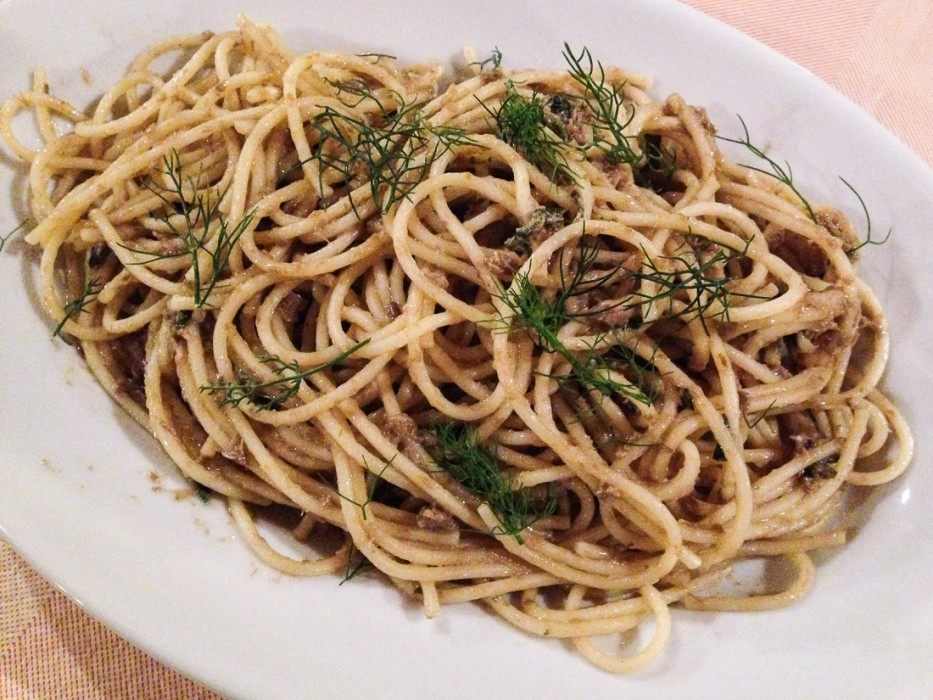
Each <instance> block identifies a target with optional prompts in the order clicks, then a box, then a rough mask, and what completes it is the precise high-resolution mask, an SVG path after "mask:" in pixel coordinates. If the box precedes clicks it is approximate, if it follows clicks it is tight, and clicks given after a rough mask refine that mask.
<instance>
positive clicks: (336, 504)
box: [0, 20, 912, 672]
mask: <svg viewBox="0 0 933 700" xmlns="http://www.w3.org/2000/svg"><path fill="white" fill-rule="evenodd" d="M172 58H174V59H175V65H176V66H180V67H177V69H175V70H173V71H171V72H170V73H169V74H168V75H163V74H161V73H160V72H159V71H158V70H156V67H155V64H157V63H166V62H167V61H168V60H169V59H172ZM470 58H471V57H468V58H467V61H465V63H467V65H465V66H463V67H462V69H461V70H460V72H459V73H458V74H457V75H456V76H454V77H453V78H451V77H445V76H443V75H442V70H441V69H440V68H439V67H437V66H430V65H420V66H410V67H402V66H400V65H399V64H398V63H397V61H396V60H395V59H394V57H391V56H386V55H381V54H362V55H341V54H334V53H324V52H311V53H307V54H303V55H300V56H296V55H295V54H293V53H292V52H290V51H289V50H288V49H287V48H286V47H285V46H284V45H283V44H282V42H281V41H280V39H279V37H278V35H277V34H276V33H275V32H274V31H273V30H272V29H270V28H268V27H263V26H258V25H255V24H252V23H250V22H248V21H246V20H242V21H241V22H240V24H239V26H238V28H237V30H236V31H233V32H230V33H225V34H210V33H205V34H198V35H196V36H186V37H183V38H176V39H172V40H169V41H166V42H164V43H161V44H158V45H156V46H154V47H153V48H151V49H149V50H148V51H146V52H145V53H143V54H141V55H140V56H139V57H138V58H137V59H136V60H135V61H133V63H132V64H131V65H130V67H129V70H128V71H127V73H126V74H125V76H124V77H123V78H122V79H120V81H119V82H117V83H116V84H115V85H113V86H112V87H111V88H110V89H109V90H107V91H106V92H105V93H104V95H103V97H102V98H101V99H100V101H99V102H97V103H96V104H95V106H94V107H93V109H92V110H90V111H89V112H88V113H87V114H85V113H83V112H81V111H79V110H77V109H75V108H74V107H72V106H70V105H69V104H67V103H66V102H63V101H61V100H59V99H56V98H55V97H53V96H52V95H51V94H50V93H49V90H48V85H47V82H46V79H45V77H44V75H43V74H42V73H41V72H39V73H36V75H35V78H34V84H33V86H32V89H31V90H29V91H27V92H24V93H22V94H20V95H18V96H16V97H14V98H13V99H12V100H10V101H8V102H7V103H6V104H5V105H4V106H3V107H2V111H0V135H2V137H3V139H4V141H5V142H6V144H7V146H8V148H9V149H11V151H12V152H13V153H14V154H15V155H17V156H18V157H19V158H21V159H22V160H23V161H26V162H28V164H29V172H28V182H29V192H30V202H29V204H30V207H31V212H32V215H31V216H32V219H33V221H31V229H30V230H29V231H28V233H27V234H26V240H27V242H28V243H30V244H33V245H35V246H38V247H39V248H41V252H42V255H41V285H42V288H41V297H42V300H43V302H44V305H45V307H46V309H47V311H48V313H49V315H50V316H51V318H52V321H53V323H54V324H56V325H55V335H57V336H60V337H62V338H64V339H67V340H69V341H70V342H73V343H75V344H76V345H77V346H78V347H79V348H80V351H81V352H82V354H83V356H84V358H85V359H86V361H87V365H88V367H89V368H90V370H91V371H92V372H93V373H94V375H95V376H96V377H97V379H98V380H99V381H100V383H101V385H102V386H103V387H104V389H105V390H106V391H107V392H108V393H109V394H110V395H111V396H112V397H113V399H114V400H115V401H117V402H118V403H119V404H120V405H121V406H122V407H123V408H124V409H126V411H127V412H128V413H130V414H131V415H132V416H133V417H134V418H135V419H136V420H137V421H138V422H139V423H140V424H141V425H143V426H145V427H147V428H148V430H150V431H151V432H152V434H153V435H154V436H155V437H156V438H157V439H158V440H159V442H160V443H161V444H162V446H163V447H164V449H165V451H166V452H167V453H168V455H169V456H170V457H171V459H172V460H173V461H174V462H175V464H177V466H178V469H179V470H180V471H181V472H182V473H183V474H184V475H185V476H186V477H187V478H188V479H190V480H192V481H193V482H196V484H198V485H199V486H200V487H202V488H205V489H209V490H210V491H211V492H213V493H216V494H218V495H219V496H220V497H223V498H224V499H226V502H227V504H228V507H229V510H230V513H231V514H232V517H233V520H234V521H235V522H236V525H237V526H238V528H239V530H240V532H241V533H242V538H243V540H244V541H245V542H246V543H247V544H248V545H249V547H250V548H251V549H252V550H253V551H254V552H255V554H256V556H258V557H259V558H260V559H261V560H262V561H263V562H265V563H266V564H268V565H270V566H272V567H275V568H276V569H279V570H281V571H283V572H285V573H288V574H292V575H296V576H315V575H320V574H331V573H334V574H337V575H342V576H344V577H345V578H348V577H349V576H351V575H352V574H354V573H356V572H357V571H359V570H360V569H361V567H366V569H365V570H371V571H378V572H380V573H381V574H382V575H384V577H385V578H386V579H388V580H389V581H391V583H392V584H394V585H395V586H397V587H398V588H399V589H400V590H401V591H403V592H404V593H405V594H406V595H409V596H412V597H415V598H417V599H419V600H420V601H422V603H423V606H424V610H425V612H426V614H427V615H429V616H434V615H437V614H438V612H439V610H440V608H441V606H442V605H444V604H448V603H461V602H464V601H479V602H481V603H482V604H483V605H484V606H486V607H487V608H488V609H489V610H491V611H493V612H495V613H496V614H498V615H500V616H501V617H503V618H505V619H506V620H507V621H508V622H510V623H512V624H513V625H515V626H516V627H518V628H520V629H522V630H525V631H526V632H529V633H532V634H537V635H543V636H548V637H558V638H565V639H567V640H570V643H572V645H573V646H574V647H575V648H576V649H577V650H578V651H579V652H580V653H581V654H583V655H584V656H585V657H586V658H587V659H589V660H590V661H591V662H592V663H594V664H596V665H597V666H599V667H601V668H603V669H606V670H609V671H617V672H619V671H630V670H636V669H639V668H641V667H643V666H644V665H645V664H646V663H648V662H649V661H650V660H651V659H652V658H653V657H655V656H656V655H657V654H658V653H659V651H660V650H661V649H662V648H663V646H664V645H665V643H666V642H667V640H668V638H669V634H670V627H671V623H670V613H669V608H670V606H672V605H682V606H684V607H686V608H689V609H694V610H760V609H765V608H771V607H775V606H780V605H785V604H787V603H790V602H792V601H794V600H796V599H797V598H799V597H800V596H801V595H802V594H804V593H805V592H806V591H807V590H808V588H809V587H810V586H811V583H812V580H813V575H814V566H813V563H812V560H811V555H810V554H809V552H811V551H813V550H818V549H821V548H827V547H832V546H837V545H839V544H841V543H842V542H844V540H845V527H846V522H845V519H844V517H843V516H844V515H845V510H846V508H845V494H846V492H847V490H848V489H849V487H851V486H860V487H865V486H876V485H879V484H882V483H885V482H888V481H890V480H892V479H894V478H895V477H897V476H898V475H899V474H901V473H902V472H903V471H904V469H905V468H906V467H907V464H908V462H909V460H910V456H911V452H912V441H911V436H910V432H909V429H908V427H907V426H906V425H905V423H904V421H903V419H902V418H901V417H900V415H899V414H898V412H897V410H896V409H895V408H894V406H893V405H892V404H891V402H890V401H889V400H888V399H887V398H886V397H885V396H884V395H883V394H882V392H881V391H879V390H878V388H877V385H878V382H879V379H880V377H881V375H882V372H883V370H884V366H885V363H886V360H887V356H888V333H887V330H886V321H885V317H884V314H883V312H882V309H881V308H880V307H879V304H878V302H877V300H876V298H875V296H874V295H873V294H872V292H871V290H870V289H869V288H868V286H866V284H865V283H864V282H863V281H862V280H861V279H860V278H859V277H858V275H857V272H856V268H855V266H854V263H855V261H856V258H857V255H858V251H859V248H860V247H861V245H862V243H860V235H859V233H858V232H857V231H856V230H855V229H854V227H853V226H852V225H851V224H850V223H849V222H848V221H847V219H846V218H845V217H844V216H843V215H842V214H841V213H840V212H838V211H837V210H834V209H832V208H828V207H821V206H816V205H811V204H810V202H808V201H807V200H806V199H805V198H804V197H803V196H802V195H801V193H800V192H799V190H798V189H797V187H796V186H795V185H794V182H793V180H792V178H791V176H790V172H789V167H788V168H784V167H782V166H781V165H779V164H778V163H777V162H775V161H773V160H771V159H770V158H769V157H768V156H767V155H766V154H765V153H764V152H763V151H761V150H760V149H758V148H757V147H756V146H754V145H753V144H752V143H751V141H750V139H749V136H748V131H747V130H746V132H745V136H744V137H743V138H740V139H731V140H733V141H736V142H737V143H739V144H740V146H743V147H744V148H745V149H746V151H747V155H748V157H749V159H751V160H752V164H751V165H748V166H743V165H737V164H735V163H733V162H730V161H729V160H728V159H727V158H726V157H725V156H724V155H723V153H722V152H721V151H720V145H721V144H722V140H721V139H720V138H718V137H717V136H716V132H715V128H714V127H713V125H712V124H711V123H710V121H709V119H708V117H707V115H706V113H705V111H704V110H703V109H699V108H696V107H693V106H690V105H688V104H686V103H685V102H684V100H683V99H682V98H680V97H679V96H677V95H672V96H670V97H668V98H667V99H666V100H664V101H662V102H658V101H655V100H653V99H652V98H651V97H649V96H648V94H647V93H646V90H647V88H648V85H649V84H648V81H647V80H646V79H645V78H643V77H641V76H639V75H635V74H631V73H628V72H624V71H622V70H619V69H617V68H610V67H604V66H603V65H602V64H601V63H600V62H598V61H596V60H595V59H594V58H593V57H592V56H591V54H590V52H589V51H587V50H585V49H583V50H581V51H575V50H574V49H572V48H571V47H569V46H566V47H565V49H564V59H565V61H566V62H567V66H566V68H567V69H566V70H556V71H541V70H514V71H506V70H505V69H503V68H502V66H501V65H500V62H501V59H502V55H501V53H499V52H498V50H497V51H496V52H494V53H493V55H492V56H490V57H489V58H488V59H486V60H484V61H470ZM23 110H32V112H33V113H34V116H35V118H36V120H37V123H38V127H39V131H40V133H41V136H42V137H43V139H44V146H43V147H42V148H41V149H39V150H32V149H31V148H29V147H28V146H27V145H26V144H25V143H24V142H23V140H22V139H20V138H18V137H17V136H16V135H15V133H14V130H13V128H12V124H13V120H14V118H15V117H16V115H17V114H18V113H19V112H21V111H23ZM53 117H55V118H58V119H62V118H64V119H65V120H70V121H71V122H73V128H72V129H71V131H69V132H68V133H66V134H64V135H60V134H59V133H58V132H57V131H56V128H55V124H54V123H53ZM743 126H744V124H743ZM730 148H734V147H733V146H730ZM756 164H757V165H756ZM860 200H861V198H860ZM869 240H870V239H869ZM273 511H276V512H277V515H278V516H281V515H282V512H283V511H287V512H288V513H291V514H292V515H293V519H294V522H293V526H294V530H293V532H294V535H295V537H296V538H297V539H299V540H302V541H307V542H312V543H314V542H318V543H321V544H320V547H324V548H325V549H324V553H323V554H316V555H313V556H311V555H309V558H308V559H306V560H296V559H294V558H292V557H291V556H286V555H285V554H283V553H281V552H280V551H276V550H275V549H274V548H273V547H272V546H271V545H270V544H269V543H268V542H267V541H266V540H265V539H264V537H263V536H262V535H261V533H260V531H259V529H257V526H256V521H255V518H257V517H262V514H263V513H272V512H273ZM278 519H279V520H281V517H279V518H278ZM327 543H330V545H329V546H330V549H326V547H327V546H328V545H327ZM319 549H320V548H319ZM762 557H784V558H786V559H788V560H789V561H790V563H791V564H792V566H793V568H794V570H796V572H797V576H796V578H795V579H794V580H792V581H791V582H790V583H789V584H788V585H787V587H786V589H785V590H782V591H778V592H773V591H772V592H769V593H756V594H752V595H747V596H734V595H726V594H724V593H723V592H722V591H720V592H718V593H717V592H716V591H715V588H716V583H717V582H718V581H719V579H720V578H721V577H722V576H723V575H724V574H725V573H726V572H728V571H729V570H730V567H731V566H732V565H734V564H735V563H736V562H737V561H740V560H743V559H748V558H762ZM651 619H653V620H654V622H655V624H654V625H653V631H652V632H651V635H650V641H648V642H647V643H646V644H644V645H643V646H642V647H641V648H640V649H638V650H632V649H628V648H623V649H622V650H621V651H620V652H617V651H608V650H607V649H606V648H605V645H603V644H601V643H597V642H595V641H594V640H595V638H596V637H599V636H601V635H607V634H614V633H626V632H628V631H632V630H635V629H637V628H638V627H639V625H640V624H642V623H643V622H644V621H647V620H651ZM625 636H626V635H623V638H625ZM625 646H637V642H629V643H628V644H627V645H625Z"/></svg>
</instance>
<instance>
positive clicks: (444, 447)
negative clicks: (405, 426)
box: [432, 423, 557, 544]
mask: <svg viewBox="0 0 933 700" xmlns="http://www.w3.org/2000/svg"><path fill="white" fill-rule="evenodd" d="M432 432H433V435H434V437H435V438H436V446H435V447H434V448H432V449H433V453H432V457H433V458H434V460H435V461H436V462H437V465H438V466H439V467H440V468H442V469H443V470H444V471H446V472H447V473H448V474H450V475H451V476H452V477H453V478H454V479H456V480H457V481H458V482H460V484H461V485H463V487H464V488H465V489H466V490H467V491H469V492H470V493H472V494H473V495H474V496H476V497H477V498H479V499H481V500H482V501H484V502H486V503H487V504H488V505H489V507H490V508H491V509H492V511H493V513H495V514H496V517H497V518H498V519H499V523H500V524H501V529H500V530H497V531H494V533H493V534H504V535H511V536H512V537H514V538H515V539H516V540H517V541H518V543H519V544H521V543H522V542H523V540H522V537H521V533H522V531H523V530H525V529H526V528H528V527H530V526H531V525H533V524H534V523H536V522H537V521H538V520H540V519H541V518H546V517H548V516H550V515H553V514H554V513H555V512H556V511H557V500H556V499H555V498H552V497H549V498H547V499H546V500H545V501H544V502H543V503H542V502H541V500H540V499H537V498H535V497H534V496H533V495H532V494H531V493H529V492H528V491H527V490H524V489H515V488H513V484H512V480H511V479H510V478H509V477H508V475H507V474H506V473H503V471H502V469H501V468H500V466H499V462H498V460H496V457H495V455H494V454H493V452H492V451H491V450H490V449H489V448H488V447H486V446H485V445H483V444H481V443H480V442H479V440H477V437H476V433H475V431H474V430H473V428H472V427H470V426H468V425H466V424H464V423H441V424H438V425H435V426H434V427H433V428H432Z"/></svg>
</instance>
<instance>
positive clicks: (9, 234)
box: [0, 219, 30, 253]
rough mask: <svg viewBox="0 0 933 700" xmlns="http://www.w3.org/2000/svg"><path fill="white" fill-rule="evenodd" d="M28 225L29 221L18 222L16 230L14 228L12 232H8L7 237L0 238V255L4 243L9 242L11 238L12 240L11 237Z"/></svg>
mask: <svg viewBox="0 0 933 700" xmlns="http://www.w3.org/2000/svg"><path fill="white" fill-rule="evenodd" d="M29 224H30V221H29V219H23V220H22V221H20V222H19V225H18V226H17V227H16V228H14V229H13V230H12V231H10V232H9V233H8V234H7V235H5V236H0V253H2V252H3V247H4V246H5V245H6V242H7V241H8V240H10V239H11V238H13V236H15V235H16V234H17V233H19V232H20V231H22V230H23V229H25V228H26V227H27V226H29Z"/></svg>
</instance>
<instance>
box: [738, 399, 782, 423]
mask: <svg viewBox="0 0 933 700" xmlns="http://www.w3.org/2000/svg"><path fill="white" fill-rule="evenodd" d="M776 403H777V399H774V401H772V402H771V403H769V404H768V407H767V408H765V410H764V411H762V412H761V413H759V414H758V417H757V418H756V419H755V420H753V421H751V422H749V420H748V416H746V415H745V414H744V413H743V414H742V418H743V419H744V420H745V425H747V426H748V429H749V430H754V429H755V426H756V425H758V424H759V423H761V421H763V420H764V419H765V418H767V417H768V413H769V412H770V411H771V409H772V408H774V404H776Z"/></svg>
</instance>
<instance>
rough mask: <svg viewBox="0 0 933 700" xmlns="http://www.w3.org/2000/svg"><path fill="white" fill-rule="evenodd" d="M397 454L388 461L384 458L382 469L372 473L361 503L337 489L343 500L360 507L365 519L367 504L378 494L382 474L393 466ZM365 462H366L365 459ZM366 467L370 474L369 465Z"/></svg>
mask: <svg viewBox="0 0 933 700" xmlns="http://www.w3.org/2000/svg"><path fill="white" fill-rule="evenodd" d="M396 456H398V455H397V454H396V455H395V456H393V457H392V459H390V460H388V461H385V460H383V464H382V469H380V470H379V472H378V473H376V474H372V475H371V477H370V481H369V486H368V488H367V489H366V500H365V501H363V502H362V503H360V502H359V501H357V500H355V499H353V498H350V497H349V496H347V495H346V494H343V493H340V490H339V489H338V490H337V495H338V496H340V497H341V498H342V499H343V500H345V501H347V502H348V503H352V504H353V505H355V506H356V507H357V508H359V509H360V512H361V513H362V515H363V520H366V506H368V505H369V504H370V503H372V502H373V498H375V496H376V489H377V488H378V487H379V483H380V482H381V481H382V475H383V474H385V473H386V469H388V468H389V467H390V466H392V462H394V461H395V457H396ZM364 464H365V460H364ZM366 468H367V474H370V472H369V471H368V470H369V465H366Z"/></svg>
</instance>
